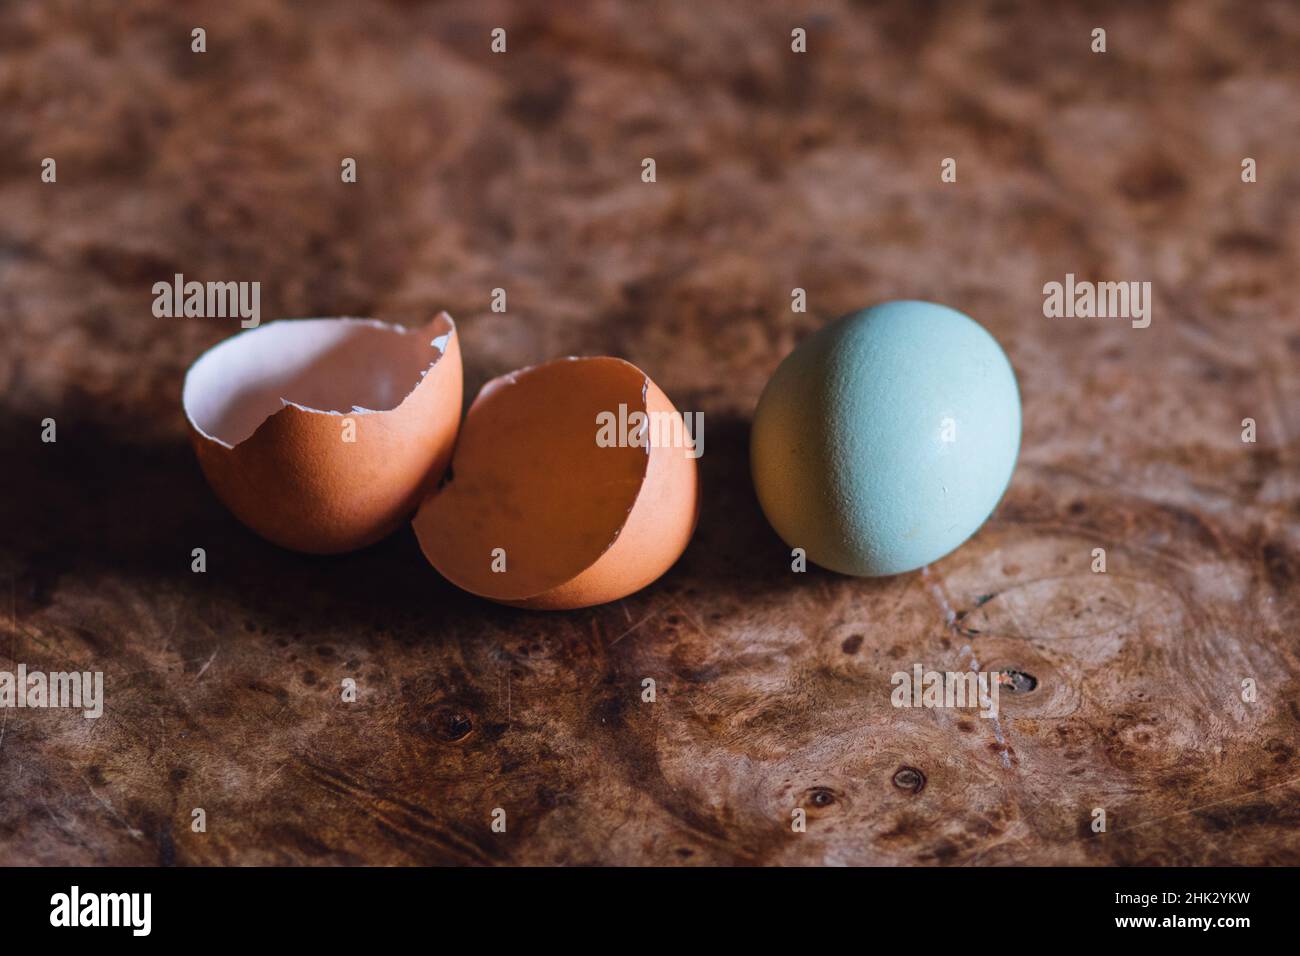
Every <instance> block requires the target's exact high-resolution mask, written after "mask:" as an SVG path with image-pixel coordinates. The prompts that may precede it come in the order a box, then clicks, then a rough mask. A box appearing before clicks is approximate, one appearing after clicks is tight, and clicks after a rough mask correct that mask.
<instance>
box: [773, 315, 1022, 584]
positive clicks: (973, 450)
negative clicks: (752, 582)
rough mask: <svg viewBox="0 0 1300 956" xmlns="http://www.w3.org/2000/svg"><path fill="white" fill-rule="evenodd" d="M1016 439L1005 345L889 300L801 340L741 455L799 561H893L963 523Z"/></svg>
mask: <svg viewBox="0 0 1300 956" xmlns="http://www.w3.org/2000/svg"><path fill="white" fill-rule="evenodd" d="M1019 450H1020V393H1019V390H1018V389H1017V387H1016V376H1015V372H1014V371H1012V368H1011V363H1010V362H1009V361H1008V360H1007V356H1006V353H1004V352H1003V351H1002V348H1001V346H999V345H998V343H997V341H996V340H995V339H994V338H993V336H991V335H990V334H989V333H988V332H987V331H985V329H984V328H983V326H981V325H979V324H978V323H977V322H975V321H974V320H973V319H971V318H970V317H969V316H966V315H964V314H962V313H961V312H958V311H956V310H955V309H950V308H948V307H947V306H942V305H936V304H934V303H932V302H912V301H900V302H886V303H884V304H882V305H877V306H875V307H873V308H870V309H865V310H863V311H861V312H854V313H852V314H850V315H846V316H844V317H843V318H841V319H838V320H837V321H835V322H833V323H832V324H830V325H828V326H827V327H826V328H824V329H821V330H820V331H819V332H817V333H816V334H814V335H812V336H811V337H809V338H808V339H806V340H805V341H804V342H802V343H800V345H799V346H798V348H796V349H795V350H794V351H793V352H792V353H790V355H788V356H787V357H786V358H785V360H784V361H783V362H782V363H781V365H780V366H779V367H778V368H777V370H776V372H775V373H774V374H773V376H772V379H771V381H769V382H768V384H767V387H766V388H765V389H764V390H763V395H762V397H761V398H760V399H759V402H758V409H757V411H756V412H755V413H754V428H753V435H752V437H751V441H750V466H751V469H752V471H753V476H754V486H755V489H756V490H757V492H758V500H759V503H760V504H761V505H762V508H763V512H764V514H766V515H767V519H768V521H770V522H771V523H772V527H773V528H775V529H776V532H777V534H779V535H780V536H781V538H782V539H783V540H784V541H785V542H786V544H788V545H789V546H790V547H791V548H802V549H804V553H805V554H806V555H807V557H808V559H809V560H810V561H813V562H815V563H816V564H819V565H821V566H822V567H824V568H829V569H830V570H832V571H839V572H841V573H843V574H854V575H872V576H875V575H886V574H899V573H901V572H903V571H912V570H915V569H916V568H920V567H923V566H924V565H927V564H929V563H930V562H932V561H935V560H937V559H939V558H941V557H943V556H944V555H945V554H947V553H948V552H950V551H952V550H953V549H954V548H956V547H957V546H958V545H960V544H961V543H962V542H963V541H965V540H966V539H967V538H969V537H970V536H971V535H972V534H974V533H975V532H976V531H977V530H978V529H979V527H980V525H982V524H983V523H984V521H985V520H986V519H987V518H988V516H989V515H990V514H991V513H992V511H993V509H994V507H995V506H996V505H997V503H998V500H999V499H1000V498H1001V497H1002V494H1003V492H1005V491H1006V488H1007V484H1008V483H1009V482H1010V481H1011V473H1012V472H1013V471H1014V470H1015V465H1016V455H1017V454H1018V453H1019Z"/></svg>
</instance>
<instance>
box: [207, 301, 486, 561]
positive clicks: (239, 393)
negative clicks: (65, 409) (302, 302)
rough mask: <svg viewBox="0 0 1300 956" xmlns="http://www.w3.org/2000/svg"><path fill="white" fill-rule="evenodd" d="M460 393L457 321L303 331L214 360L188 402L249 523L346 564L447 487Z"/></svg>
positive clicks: (211, 459)
mask: <svg viewBox="0 0 1300 956" xmlns="http://www.w3.org/2000/svg"><path fill="white" fill-rule="evenodd" d="M461 388H462V371H461V361H460V345H459V343H458V341H457V337H456V325H455V323H454V322H452V320H451V316H449V315H447V314H446V313H445V312H444V313H442V314H440V315H438V316H437V317H436V318H435V319H434V320H433V321H432V322H431V323H430V324H429V325H428V326H427V327H426V328H424V329H420V330H413V329H412V330H408V329H404V328H402V327H401V326H397V325H389V324H387V323H383V322H377V321H373V320H370V319H296V320H291V321H280V322H271V323H268V324H267V325H263V326H260V327H259V328H256V329H252V330H250V331H247V332H243V333H241V334H239V335H236V336H233V337H232V338H229V339H226V340H225V341H224V342H221V343H220V344H218V345H216V346H214V347H213V348H211V349H209V350H208V351H207V352H205V353H204V354H203V355H201V356H200V357H199V358H198V360H197V361H196V362H195V363H194V364H193V365H192V366H191V367H190V370H189V372H188V373H187V374H186V376H185V387H184V391H183V395H182V403H183V405H184V408H185V414H186V417H187V419H188V421H189V426H190V438H191V440H192V442H193V444H194V450H195V451H196V452H197V454H198V458H199V464H200V465H201V466H202V468H203V473H204V475H206V476H207V479H208V482H209V484H211V485H212V489H213V491H215V492H216V494H217V497H218V498H220V499H221V501H222V502H223V503H224V504H225V505H226V507H227V508H229V509H230V510H231V511H232V512H234V514H235V516H236V517H237V518H239V520H240V521H242V522H243V523H244V524H246V525H248V527H250V528H252V529H253V530H254V531H256V532H257V533H258V534H260V535H262V536H263V537H264V538H267V539H268V540H270V541H273V542H275V543H276V544H278V545H282V546H283V547H286V548H292V549H293V550H295V551H306V552H309V553H312V554H336V553H339V552H343V551H351V550H353V549H356V548H361V547H364V546H366V545H368V544H371V543H373V542H375V541H378V540H379V539H380V538H382V537H384V536H385V535H387V534H389V533H390V532H392V531H393V530H394V529H395V528H397V527H398V526H399V525H400V524H401V523H402V522H403V521H405V520H406V519H408V518H409V517H410V515H411V514H412V512H414V511H415V509H416V508H417V507H418V505H419V503H420V501H421V500H422V499H423V498H424V496H425V495H426V494H427V493H428V491H429V489H430V488H432V487H435V486H436V484H437V482H438V479H439V478H441V476H442V473H443V472H444V471H445V470H446V467H447V462H448V461H449V460H450V459H451V452H452V447H453V445H454V444H455V440H456V429H457V425H458V424H459V421H460V412H461V401H462V398H461ZM349 423H350V424H349ZM348 438H352V439H354V440H352V441H348V440H347V439H348Z"/></svg>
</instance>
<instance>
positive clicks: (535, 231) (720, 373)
mask: <svg viewBox="0 0 1300 956" xmlns="http://www.w3.org/2000/svg"><path fill="white" fill-rule="evenodd" d="M783 8H786V9H783ZM0 17H2V21H0V105H2V106H3V108H2V109H0V209H2V210H3V215H2V216H0V321H2V322H3V337H4V346H3V362H0V395H3V409H2V418H0V429H2V430H3V442H4V460H3V465H2V467H0V474H2V475H3V495H0V509H2V510H0V528H2V529H3V537H2V544H0V582H3V585H4V591H5V592H6V593H5V594H4V602H3V603H4V610H5V612H6V613H4V614H3V615H2V617H3V624H2V625H0V669H4V670H13V669H14V668H16V666H17V664H18V663H19V662H22V663H26V664H27V665H28V667H29V668H30V669H33V670H36V669H43V670H68V669H73V668H75V669H84V670H103V671H104V673H105V681H106V685H107V704H106V709H105V713H104V716H103V717H102V718H101V719H99V720H98V721H95V720H86V719H84V718H82V717H81V716H80V715H78V714H73V713H69V712H68V711H59V710H47V711H30V710H23V711H18V710H6V711H0V863H7V864H29V863H30V864H47V863H86V864H108V863H119V864H154V863H160V864H236V863H238V864H340V863H374V864H426V863H466V864H587V863H612V864H701V863H707V864H810V863H872V864H959V865H962V864H1048V863H1063V864H1113V863H1121V864H1156V863H1216V864H1235V863H1249V864H1259V863H1300V830H1298V829H1297V825H1298V824H1300V803H1298V795H1300V757H1298V756H1297V752H1296V751H1297V741H1298V739H1300V735H1298V731H1300V703H1298V700H1300V653H1298V650H1300V643H1298V639H1297V616H1298V612H1300V586H1298V584H1297V581H1298V580H1300V476H1298V474H1297V469H1298V468H1300V446H1298V445H1297V436H1300V376H1298V375H1297V366H1298V365H1300V312H1298V310H1297V306H1296V301H1295V296H1296V276H1297V274H1300V249H1298V247H1297V241H1296V236H1297V226H1298V225H1300V211H1298V206H1297V196H1298V195H1300V122H1298V121H1297V112H1296V104H1297V103H1298V102H1300V9H1297V7H1296V6H1295V5H1294V4H1288V3H1285V2H1277V3H1252V4H1247V5H1233V4H1228V3H1219V4H1203V5H1202V4H1159V3H1143V4H1134V3H1127V2H1124V3H1114V4H1102V5H1095V6H1093V7H1092V8H1091V9H1088V10H1086V11H1085V10H1084V8H1082V7H1069V8H1068V9H1051V10H1048V9H1047V8H1046V7H1044V6H1042V5H1038V4H1030V5H1026V6H1025V7H1023V8H1021V7H1019V6H1017V5H1014V4H1005V3H988V4H976V3H970V4H966V3H963V4H960V5H957V6H953V7H944V6H939V5H931V4H921V3H898V4H893V5H885V6H879V7H878V6H874V5H868V4H847V3H835V2H828V3H824V4H807V5H799V6H798V7H797V8H795V7H794V6H793V5H786V4H779V3H744V4H741V3H704V2H683V3H673V4H668V3H664V4H633V3H613V2H610V3H549V4H546V5H540V4H539V5H537V6H525V5H522V4H518V5H513V6H508V5H505V4H499V3H482V2H461V3H439V4H422V3H399V2H391V3H354V2H343V0H339V2H325V3H312V4H289V3H274V2H269V0H267V2H255V0H223V2H221V3H211V4H206V5H200V4H178V3H168V2H163V0H156V2H148V3H122V4H111V5H103V6H102V7H101V9H98V10H92V9H90V8H89V7H88V6H85V5H82V4H74V3H71V2H68V3H60V2H46V0H19V2H8V3H5V4H4V5H3V6H2V7H0ZM195 26H202V27H204V28H205V29H206V30H207V37H208V39H207V43H208V52H207V53H205V54H194V53H192V52H190V30H191V29H192V28H193V27H195ZM494 26H504V27H506V28H507V30H508V52H507V53H506V54H505V55H493V54H492V53H491V52H490V49H489V43H490V37H489V31H490V30H491V28H492V27H494ZM796 26H803V27H805V28H806V29H807V31H808V52H807V54H804V55H798V54H795V53H792V52H791V50H790V31H791V29H792V28H794V27H796ZM1097 26H1101V27H1104V28H1105V29H1106V30H1107V34H1108V48H1109V49H1108V52H1106V53H1105V54H1094V53H1092V52H1091V51H1090V49H1089V46H1090V33H1091V30H1092V29H1093V28H1094V27H1097ZM47 156H48V157H53V158H55V159H56V160H57V164H58V166H57V172H58V181H57V183H55V184H45V183H42V182H41V180H40V164H41V160H42V159H43V158H44V157H47ZM345 156H352V157H355V158H356V159H357V161H358V169H359V182H357V183H356V184H355V185H345V184H343V183H341V182H340V176H339V168H340V166H339V164H340V161H341V159H342V158H343V157H345ZM647 156H649V157H654V158H655V160H656V161H657V172H658V182H657V183H654V184H645V183H643V182H642V181H641V177H640V173H641V160H642V159H643V158H644V157H647ZM944 157H954V158H956V160H957V163H958V181H957V182H956V183H953V184H944V183H941V182H940V176H939V173H940V162H941V160H942V159H943V158H944ZM1244 157H1252V158H1254V159H1255V160H1256V161H1257V163H1258V170H1259V173H1258V182H1257V183H1254V184H1246V183H1243V182H1242V179H1241V161H1242V159H1243V158H1244ZM176 272H181V273H183V274H184V275H185V276H186V277H187V278H190V279H198V280H201V281H206V280H230V281H254V280H256V281H260V282H261V283H262V312H263V319H264V321H269V320H271V319H273V318H279V317H297V316H311V315H346V314H354V315H373V316H378V317H382V318H387V319H390V320H394V321H400V322H405V323H407V324H416V323H420V322H423V321H425V320H427V319H428V317H429V316H430V315H432V314H433V313H434V312H435V311H437V310H439V309H442V308H446V309H447V310H449V311H450V312H451V313H452V315H453V316H455V318H456V319H457V320H458V322H459V323H460V329H461V332H462V335H463V345H464V353H465V358H466V363H467V377H468V386H469V389H470V394H471V395H472V393H473V391H474V390H476V389H477V387H478V385H479V384H480V383H482V382H483V381H484V380H486V379H487V378H489V377H491V376H494V375H497V374H500V373H502V372H504V371H507V370H509V369H512V368H515V367H518V366H521V365H525V364H528V363H533V362H537V361H539V360H544V359H547V358H551V357H553V356H557V355H562V354H570V353H572V354H612V355H620V356H623V357H626V358H628V359H629V360H631V361H633V362H635V363H637V364H638V365H640V366H641V367H642V368H644V369H645V370H647V372H648V373H649V374H650V375H651V376H652V377H653V378H654V379H655V380H656V381H657V382H658V383H659V384H660V385H661V386H662V387H663V388H664V389H665V391H667V393H668V394H669V395H670V396H672V397H673V399H674V400H675V401H676V403H677V405H678V406H679V407H680V408H682V409H685V410H689V411H702V412H704V415H705V452H704V456H703V458H702V459H701V466H702V474H703V481H704V496H705V500H704V510H703V515H702V518H701V523H700V527H699V530H698V533H697V534H696V536H695V539H694V541H693V543H692V544H691V547H690V548H689V550H688V551H687V553H686V554H685V556H684V557H683V558H682V559H681V561H680V562H679V563H678V564H677V565H676V566H675V567H674V568H673V569H672V570H671V571H670V572H669V573H668V574H667V575H666V576H665V577H664V578H663V579H661V580H660V581H658V582H657V583H655V584H654V585H653V586H651V587H649V588H647V589H646V590H645V591H643V592H641V593H639V594H636V595H633V596H631V597H629V598H627V599H626V600H624V601H620V602H618V603H615V604H612V605H608V606H605V607H599V608H595V609H592V610H584V611H576V612H572V613H530V612H523V611H514V610H510V609H505V608H501V607H497V606H494V605H492V604H489V603H486V602H484V601H480V600H477V599H474V598H471V597H469V596H467V595H465V594H462V593H459V592H458V591H456V590H455V589H454V588H452V587H451V586H450V585H448V584H447V583H445V582H443V581H442V580H441V579H440V578H439V577H438V576H437V575H436V574H435V573H434V572H433V571H432V570H431V569H430V568H429V567H428V566H427V565H426V564H425V562H424V561H423V560H422V559H421V557H420V554H419V551H418V549H417V547H416V544H415V541H414V539H413V537H412V535H411V533H410V531H409V530H407V529H404V530H402V531H401V532H399V533H397V534H395V535H394V536H393V537H392V538H391V539H390V540H387V541H385V542H384V543H382V544H381V545H378V546H376V547H374V548H372V549H369V550H367V551H365V552H362V553H357V554H353V555H350V556H346V557H340V558H330V559H319V558H307V557H302V556H298V555H295V554H291V553H288V552H285V551H282V550H279V549H277V548H275V547H273V546H271V545H268V544H266V543H265V542H263V541H261V540H260V539H258V538H256V537H255V536H254V535H252V534H251V533H250V532H248V531H246V530H245V529H244V528H243V527H242V526H240V525H239V524H238V523H237V522H236V521H235V520H234V519H233V518H232V517H231V516H230V515H228V514H227V513H226V512H225V511H224V510H223V509H222V508H221V506H220V505H219V504H218V503H217V502H216V501H215V499H214V498H213V496H212V494H211V492H210V491H209V489H208V488H207V486H206V485H205V483H204V481H203V478H202V476H201V475H200V473H199V470H198V468H197V466H196V464H195V461H194V458H193V455H192V453H191V451H190V448H189V447H188V445H187V443H186V440H185V435H184V423H183V418H182V414H181V410H180V398H179V393H180V383H181V379H182V376H183V374H184V370H185V368H186V367H187V365H188V364H189V363H190V362H191V361H192V360H193V359H194V358H195V357H196V356H197V355H198V354H199V352H200V351H201V350H202V349H203V348H205V347H206V346H208V345H210V344H212V343H214V342H217V341H219V340H221V339H222V338H224V337H226V336H228V335H231V334H233V333H234V332H236V331H237V323H236V322H234V321H233V320H222V319H197V318H191V319H158V318H155V317H154V316H153V315H152V313H151V304H152V301H153V296H152V291H151V286H152V284H153V283H154V282H156V281H159V280H165V279H169V278H170V277H171V276H172V275H173V273H176ZM1067 272H1073V273H1075V274H1076V275H1077V276H1079V277H1080V278H1081V279H1090V280H1094V281H1096V280H1117V281H1118V280H1139V281H1151V282H1152V283H1153V288H1154V312H1153V321H1152V324H1151V327H1150V328H1148V329H1145V330H1137V329H1133V328H1131V327H1130V326H1129V324H1128V323H1127V322H1125V321H1123V320H1118V321H1117V320H1097V319H1092V320H1088V319H1074V320H1071V319H1061V320H1053V319H1047V318H1044V316H1043V314H1042V291H1041V290H1042V285H1043V283H1045V282H1048V281H1052V280H1058V281H1059V280H1062V279H1063V278H1064V276H1065V274H1066V273H1067ZM495 287H504V288H506V289H507V290H508V296H509V298H508V306H509V311H508V312H507V313H505V314H493V313H492V312H490V311H489V302H490V295H491V290H492V289H493V288H495ZM795 287H800V288H804V289H806V290H807V293H808V301H809V311H808V312H807V313H806V314H796V313H793V312H792V311H791V308H790V295H791V290H792V289H793V288H795ZM897 297H913V298H926V299H932V300H937V301H940V302H944V303H948V304H950V305H953V306H955V307H957V308H960V309H962V310H964V311H966V312H968V313H969V314H971V315H973V316H974V317H976V318H977V319H978V320H979V321H980V322H982V323H983V324H984V325H985V326H986V327H987V328H988V329H989V330H990V331H991V332H993V334H994V335H996V336H997V338H998V339H999V341H1001V342H1002V344H1003V345H1004V347H1005V348H1006V350H1007V352H1008V354H1009V355H1010V357H1011V359H1012V362H1013V364H1014V366H1015V369H1016V372H1017V374H1018V376H1019V380H1020V385H1021V389H1022V393H1023V400H1024V410H1025V415H1024V438H1023V451H1022V454H1021V458H1020V462H1019V466H1018V468H1017V471H1016V473H1015V477H1014V480H1013V481H1012V484H1011V487H1010V490H1009V492H1008V494H1007V496H1006V498H1005V499H1004V500H1003V502H1002V504H1001V505H1000V506H999V508H998V509H997V511H996V513H995V514H994V516H993V518H992V519H991V520H990V521H989V523H988V524H987V525H986V526H985V527H984V528H983V529H982V530H981V531H980V532H979V533H978V534H977V535H976V536H975V537H974V539H972V540H971V541H970V542H969V543H967V544H966V545H965V546H964V547H962V548H961V549H959V550H958V551H957V552H956V553H954V554H952V555H950V556H948V557H946V558H944V559H943V560H941V561H939V562H937V563H936V564H934V565H933V566H932V567H930V568H929V569H928V570H927V571H926V572H925V573H913V574H905V575H901V576H898V577H895V578H891V579H886V580H854V579H850V578H846V577H840V576H837V575H834V574H830V573H826V572H823V571H820V570H818V569H816V568H809V570H808V572H807V573H805V574H796V573H792V572H791V570H790V557H789V552H788V549H786V547H785V546H784V545H783V544H782V543H781V542H780V541H779V540H778V539H777V538H776V536H775V535H774V534H773V532H772V531H771V530H770V529H769V527H768V526H767V524H766V522H765V521H764V520H763V517H762V515H761V514H760V512H759V510H758V507H757V504H756V501H755V498H754V494H753V491H752V488H751V485H750V481H749V475H748V464H747V444H748V429H749V421H750V416H751V414H752V410H753V407H754V404H755V402H756V400H757V398H758V395H759V392H760V390H761V388H762V386H763V384H764V383H765V381H766V380H767V377H768V376H769V375H770V374H771V372H772V370H773V369H774V368H775V366H776V364H777V363H778V362H779V361H780V359H781V358H782V357H783V356H784V355H785V354H787V353H788V352H789V351H790V349H791V348H792V347H793V346H794V345H795V344H796V343H797V342H798V341H799V340H800V339H801V338H802V337H804V336H806V335H807V334H808V333H809V332H811V331H812V330H814V329H816V328H818V327H820V326H821V325H822V324H824V323H825V322H827V321H829V320H830V319H832V318H834V317H835V316H837V315H839V314H841V313H843V312H846V311H849V310H852V309H855V308H858V307H862V306H864V305H868V304H871V303H874V302H877V301H881V300H884V299H889V298H897ZM47 417H48V418H54V419H55V420H56V422H57V439H58V440H57V442H56V443H54V444H47V443H43V442H42V441H41V437H40V436H41V421H42V419H44V418H47ZM1247 417H1250V418H1253V419H1255V420H1256V421H1257V423H1258V442H1257V443H1254V444H1247V443H1243V441H1242V439H1241V431H1242V429H1241V421H1242V419H1243V418H1247ZM195 547H203V548H205V549H206V550H207V555H208V570H207V573H205V574H195V573H192V572H191V570H190V561H191V558H190V553H191V549H193V548H195ZM1098 547H1101V548H1105V549H1106V553H1107V559H1108V572H1107V573H1106V574H1094V573H1092V571H1091V570H1090V564H1091V560H1092V550H1093V549H1094V548H1098ZM917 662H920V663H923V664H924V665H925V666H926V667H928V668H935V669H939V670H961V669H965V668H968V667H970V666H971V665H972V662H977V663H978V666H979V667H980V668H981V669H985V670H999V669H1009V670H1016V671H1019V672H1022V673H1026V674H1029V675H1032V676H1033V678H1035V679H1036V681H1037V686H1036V687H1035V689H1033V690H1031V691H1027V692H1023V693H1017V694H1013V693H1003V694H1002V698H1001V703H1002V716H1001V718H1000V721H999V723H998V725H997V726H995V725H994V724H993V722H992V721H989V720H985V719H981V718H979V717H977V716H975V715H974V714H972V713H970V712H965V713H962V712H954V711H951V710H947V711H945V710H938V711H935V710H897V709H895V708H893V707H892V706H891V704H890V690H891V686H890V683H889V678H890V675H891V674H892V673H893V672H894V671H896V670H905V669H909V668H911V666H912V665H913V664H914V663H917ZM347 677H351V678H354V679H355V680H356V681H357V684H358V686H359V688H360V695H359V700H358V701H357V702H356V703H354V704H346V703H343V702H342V701H341V700H340V682H341V681H342V680H343V679H344V678H347ZM646 677H652V678H654V679H655V681H656V682H657V686H658V699H657V701H656V702H655V703H652V704H651V703H644V702H643V701H642V699H641V682H642V680H643V678H646ZM1247 678H1250V679H1252V680H1253V681H1255V683H1256V685H1257V687H1258V700H1257V701H1255V702H1253V703H1248V702H1245V701H1243V700H1242V682H1243V680H1245V679H1247ZM197 807H201V808H203V809H204V810H205V812H206V815H207V832H206V833H196V832H193V831H192V829H191V818H192V817H191V814H192V811H193V809H194V808H197ZM497 807H500V808H504V809H505V810H506V812H507V821H508V829H507V832H506V833H504V834H498V833H493V832H492V831H491V829H490V821H491V814H492V811H493V810H494V808H497ZM796 807H802V808H804V809H805V810H806V811H807V816H808V825H807V832H806V833H796V832H793V831H792V828H791V811H792V809H794V808H796ZM1099 807H1100V808H1104V809H1105V810H1106V812H1107V822H1108V830H1107V832H1106V833H1100V834H1099V833H1094V832H1093V831H1092V829H1091V827H1090V823H1091V822H1092V819H1093V816H1092V813H1093V810H1094V808H1099Z"/></svg>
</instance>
